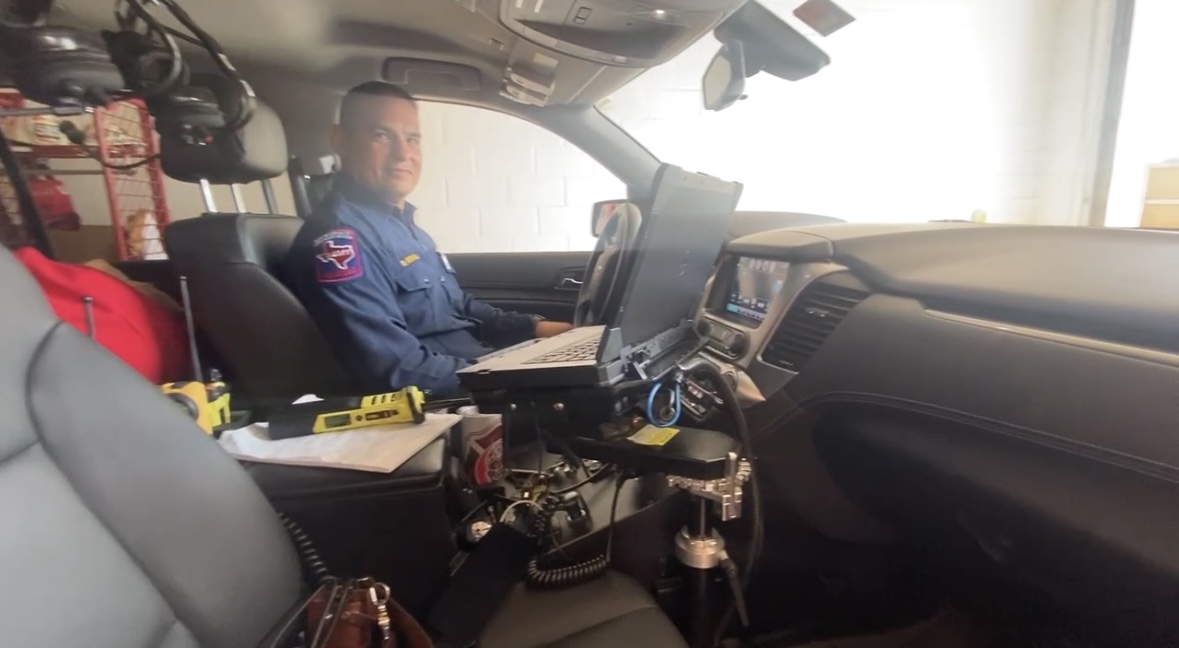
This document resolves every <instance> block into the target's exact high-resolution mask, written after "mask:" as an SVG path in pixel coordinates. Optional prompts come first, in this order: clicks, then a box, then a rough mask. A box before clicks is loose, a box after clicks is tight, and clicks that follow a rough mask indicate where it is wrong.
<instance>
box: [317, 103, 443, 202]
mask: <svg viewBox="0 0 1179 648" xmlns="http://www.w3.org/2000/svg"><path fill="white" fill-rule="evenodd" d="M353 108H354V110H352V111H351V115H350V116H349V118H348V119H347V120H346V123H343V124H341V125H339V126H336V127H335V129H334V130H333V131H332V146H333V147H334V148H335V150H336V155H338V156H340V166H341V168H342V169H343V170H344V172H345V173H347V174H348V175H349V176H351V177H352V179H353V180H355V181H357V182H359V183H360V184H362V185H364V186H365V187H368V188H369V189H372V190H374V191H376V192H377V193H379V194H380V195H382V196H384V198H385V199H386V200H387V201H389V203H390V204H392V205H397V206H399V207H400V206H403V205H404V204H405V199H406V197H407V196H409V194H410V193H411V192H413V190H414V187H416V186H417V184H418V178H419V177H420V176H421V171H422V134H421V129H420V128H419V126H418V109H417V106H415V105H414V104H413V103H412V102H410V101H407V100H405V99H401V98H398V97H380V96H362V97H358V98H357V101H356V103H355V104H354V106H353Z"/></svg>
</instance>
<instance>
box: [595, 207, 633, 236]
mask: <svg viewBox="0 0 1179 648" xmlns="http://www.w3.org/2000/svg"><path fill="white" fill-rule="evenodd" d="M626 202H627V201H625V200H603V201H601V202H597V203H594V210H593V214H592V215H591V220H590V228H591V229H592V231H593V234H594V238H598V237H599V236H601V235H602V232H605V231H606V227H607V226H608V225H609V224H610V221H612V220H614V217H615V216H616V215H618V210H619V208H620V207H622V206H623V205H625V204H626Z"/></svg>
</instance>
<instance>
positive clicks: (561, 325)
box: [536, 320, 573, 338]
mask: <svg viewBox="0 0 1179 648" xmlns="http://www.w3.org/2000/svg"><path fill="white" fill-rule="evenodd" d="M572 328H573V325H572V324H567V323H565V322H550V321H548V320H540V321H539V322H537V323H536V337H538V338H547V337H553V336H554V335H560V334H562V333H564V332H565V331H568V330H571V329H572Z"/></svg>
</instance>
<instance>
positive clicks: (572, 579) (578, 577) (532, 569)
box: [524, 473, 630, 590]
mask: <svg viewBox="0 0 1179 648" xmlns="http://www.w3.org/2000/svg"><path fill="white" fill-rule="evenodd" d="M629 479H630V475H627V474H626V473H622V474H620V475H619V476H618V480H617V481H616V482H615V485H614V498H613V500H612V501H611V503H610V528H609V530H608V531H607V532H606V533H607V535H606V553H604V554H602V555H599V556H594V557H593V558H590V559H588V560H583V561H581V562H576V563H572V564H568V565H561V566H548V565H543V564H542V562H544V561H543V557H542V556H540V555H537V556H533V557H532V559H531V560H529V561H528V569H527V571H526V572H525V574H524V582H525V583H527V584H528V585H529V586H530V587H534V588H536V589H549V590H553V589H564V588H567V587H575V586H577V585H581V584H584V583H588V582H590V581H592V580H594V579H596V578H600V577H601V576H602V575H604V574H605V573H606V571H607V570H608V569H610V558H611V556H612V555H613V551H614V521H615V517H616V515H617V513H618V496H619V495H620V494H621V493H622V485H623V484H624V483H626V482H627V480H629ZM557 502H559V500H557V498H555V497H554V498H551V499H549V500H547V501H546V503H545V504H544V505H542V507H541V511H540V513H539V514H538V515H537V516H536V518H534V520H533V525H532V528H531V529H530V530H531V531H532V532H533V533H535V534H536V535H537V536H538V537H541V538H550V537H552V523H553V516H554V515H555V514H556V512H557V508H556V506H555V503H557Z"/></svg>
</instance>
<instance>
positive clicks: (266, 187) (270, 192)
mask: <svg viewBox="0 0 1179 648" xmlns="http://www.w3.org/2000/svg"><path fill="white" fill-rule="evenodd" d="M262 197H263V198H265V199H266V211H267V212H268V213H271V214H277V213H278V198H276V197H275V195H274V183H273V182H271V181H270V178H263V179H262Z"/></svg>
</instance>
